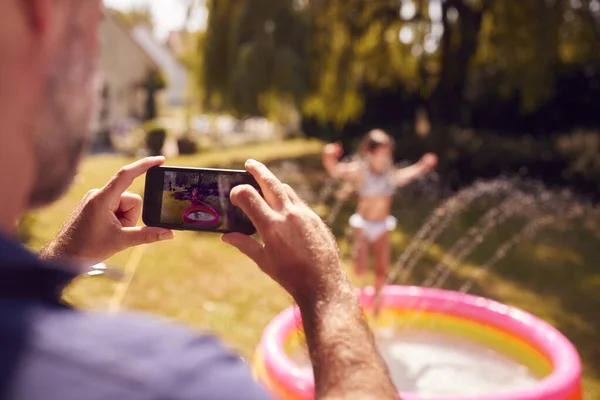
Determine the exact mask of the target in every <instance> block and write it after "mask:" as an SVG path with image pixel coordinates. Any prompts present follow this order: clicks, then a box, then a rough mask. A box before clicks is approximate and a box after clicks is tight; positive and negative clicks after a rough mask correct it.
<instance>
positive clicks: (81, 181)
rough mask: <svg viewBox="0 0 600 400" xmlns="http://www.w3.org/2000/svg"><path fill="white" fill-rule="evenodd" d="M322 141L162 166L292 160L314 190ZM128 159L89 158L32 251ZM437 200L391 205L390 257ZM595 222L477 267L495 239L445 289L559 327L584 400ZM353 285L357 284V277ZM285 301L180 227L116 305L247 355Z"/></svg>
mask: <svg viewBox="0 0 600 400" xmlns="http://www.w3.org/2000/svg"><path fill="white" fill-rule="evenodd" d="M321 146H322V143H320V142H318V141H306V140H292V141H286V142H275V143H269V144H261V145H256V146H247V147H241V148H236V149H228V150H222V151H215V152H213V153H207V154H200V155H196V156H186V157H178V158H175V159H170V160H168V162H167V164H169V165H182V166H196V167H220V168H242V167H243V162H244V161H245V160H246V159H247V158H256V159H258V160H262V161H265V162H266V163H267V164H277V163H278V162H279V161H281V160H287V159H294V160H296V161H297V162H298V164H299V165H300V166H301V167H302V172H303V173H304V176H305V177H308V178H309V183H310V185H311V187H312V189H313V190H315V191H316V192H318V190H319V188H320V186H321V185H322V182H323V179H324V176H325V175H324V173H323V171H322V168H321V166H320V157H319V154H320V151H321ZM131 161H132V159H130V158H125V157H121V156H114V155H100V156H91V157H89V158H88V159H86V160H85V162H84V163H83V165H82V167H81V171H80V176H79V177H78V179H77V180H76V183H75V184H74V186H73V188H72V189H71V191H70V192H69V193H68V195H67V196H65V197H64V198H63V199H62V200H61V201H59V202H57V203H55V204H54V205H52V206H51V207H49V208H47V209H44V210H41V211H38V212H36V216H37V220H36V224H35V226H34V232H33V233H34V240H33V242H32V247H34V248H39V247H41V246H42V245H43V244H44V243H45V242H46V241H47V240H49V239H50V238H51V237H52V236H53V235H54V234H55V232H56V231H57V229H58V227H59V226H60V224H61V223H62V221H63V220H64V219H65V218H66V217H67V216H68V214H69V213H70V212H71V211H72V210H73V209H74V208H75V206H76V205H77V204H78V202H79V200H80V199H81V198H82V197H83V195H84V194H85V193H86V192H87V191H88V190H89V189H92V188H96V187H100V186H102V185H103V184H105V183H106V181H107V180H108V179H109V178H110V177H111V176H112V175H113V173H114V172H115V171H117V170H118V169H119V168H120V167H121V166H123V165H124V164H126V163H129V162H131ZM131 190H132V191H133V192H136V193H140V194H141V193H142V190H143V179H138V180H137V181H136V182H135V183H134V185H133V186H132V189H131ZM437 204H438V202H437V200H427V199H416V200H413V201H409V200H406V199H404V198H403V197H402V195H401V194H400V196H399V197H398V200H397V201H396V205H395V208H394V215H395V216H396V217H398V219H399V222H400V224H399V229H398V230H397V231H396V232H394V234H393V235H392V243H393V247H394V255H395V257H397V256H398V255H399V254H400V253H401V251H402V249H403V248H404V247H405V246H406V245H407V244H408V242H409V241H410V240H411V239H412V237H413V236H414V234H415V232H416V230H417V229H418V228H419V227H420V226H421V225H422V224H423V222H424V221H425V219H426V218H427V216H428V215H429V214H430V212H431V211H432V209H433V208H434V207H435V206H436V205H437ZM352 207H353V203H352V202H350V203H349V204H348V205H347V206H346V207H344V209H343V210H342V213H341V214H340V216H339V217H338V218H337V220H336V222H335V223H334V226H333V227H332V228H333V230H334V232H336V234H337V235H338V237H339V239H340V240H339V245H340V249H341V252H342V254H343V256H344V262H345V263H346V264H347V265H348V266H350V265H351V261H350V259H349V255H350V250H351V244H350V242H349V241H348V240H345V239H343V236H344V234H345V232H346V231H347V218H348V216H349V215H350V214H351V213H352V212H353V209H352ZM321 211H324V212H326V211H325V210H321ZM471 214H472V213H465V215H463V216H461V217H460V218H458V219H457V221H456V223H455V226H451V227H449V234H448V235H447V236H449V237H450V239H452V240H451V241H450V242H449V243H451V242H453V241H455V240H456V239H457V237H456V236H457V235H463V234H464V233H465V231H466V229H467V228H468V227H469V226H471V225H472V224H473V222H474V221H473V218H476V216H473V215H471ZM592 222H593V221H592ZM592 222H591V221H584V222H583V225H585V226H584V227H582V226H579V225H577V224H574V225H573V226H570V227H564V226H556V227H552V229H547V230H546V231H544V232H542V233H541V234H540V235H539V236H538V237H537V238H536V240H535V241H526V242H524V243H520V244H518V245H517V246H516V247H515V248H514V249H513V250H512V251H511V252H509V254H508V256H507V257H506V259H504V260H503V261H501V262H500V263H498V265H496V266H494V267H493V268H492V269H491V270H489V271H483V270H482V268H481V265H482V263H483V260H485V259H487V258H488V257H489V254H487V253H486V251H488V252H489V251H493V250H494V249H495V248H497V246H498V245H499V243H501V240H502V241H503V240H504V239H501V238H499V237H498V238H496V237H494V236H493V235H492V236H491V239H490V240H491V241H492V243H490V244H489V245H488V247H486V246H485V245H484V246H481V251H476V252H475V253H474V254H473V255H471V256H469V257H468V258H467V259H466V260H464V261H463V262H461V263H460V265H459V267H458V268H457V269H456V270H455V271H453V273H452V274H451V276H450V279H449V281H448V283H447V284H446V285H445V286H444V288H448V289H458V288H459V287H460V286H461V285H462V284H464V282H465V281H466V280H472V281H473V289H472V290H471V292H472V293H474V294H477V295H483V296H486V297H490V298H493V299H496V300H499V301H502V302H504V303H507V304H510V305H514V306H518V307H521V308H523V309H525V310H527V311H529V312H532V313H533V314H535V315H537V316H538V317H540V318H543V319H544V320H546V321H548V322H549V323H551V324H553V325H555V326H556V327H557V328H558V329H560V330H561V331H562V332H563V333H565V335H566V336H567V337H569V339H571V340H572V341H573V342H574V343H575V345H576V346H577V347H578V349H579V351H580V353H581V356H582V359H583V361H584V365H585V369H584V372H585V376H584V384H585V393H586V396H589V398H590V399H592V398H600V397H594V396H595V395H596V394H600V380H599V377H600V345H599V344H598V341H597V332H598V331H599V330H600V321H599V320H598V318H597V310H598V308H599V307H600V304H599V300H598V299H599V296H598V293H599V290H600V274H599V273H598V270H597V265H599V263H600V254H599V253H598V251H597V249H598V241H599V240H600V235H598V234H597V232H598V231H597V227H596V228H595V229H596V230H591V231H590V229H589V228H590V226H591V225H590V224H592ZM584 228H585V229H584ZM592 228H593V226H592ZM513 229H514V228H513ZM509 230H510V229H509ZM590 232H591V233H590ZM594 232H595V233H594ZM510 233H511V232H509V234H510ZM512 233H514V232H512ZM446 251H448V244H447V243H446V242H444V240H440V241H439V242H436V243H435V244H434V245H431V246H429V247H428V248H427V249H425V254H424V257H423V258H422V259H421V260H420V261H419V263H418V264H417V265H416V268H415V272H414V274H413V277H412V278H413V279H412V281H411V283H417V284H419V283H422V282H423V280H424V278H425V277H426V276H427V273H428V272H430V271H431V269H432V268H433V267H434V266H435V265H436V264H437V263H438V262H439V261H440V260H442V258H443V257H444V255H445V254H446ZM479 253H486V254H479ZM131 254H132V250H128V251H125V252H123V253H121V254H118V255H116V256H115V257H113V258H112V259H110V260H109V261H108V264H109V265H111V266H113V267H116V268H122V267H123V266H124V265H126V264H127V261H128V260H129V257H130V256H131ZM450 261H452V260H450ZM353 281H355V282H358V280H357V279H356V278H355V277H353ZM366 281H369V283H372V282H373V277H372V275H370V276H369V277H368V278H367V280H364V279H361V282H366ZM115 287H116V284H115V282H112V281H110V280H107V279H105V278H83V279H79V281H78V282H77V283H76V284H74V285H72V287H71V288H70V289H69V291H68V298H69V299H70V300H71V301H73V302H74V304H76V305H77V306H80V307H82V308H86V309H90V308H91V309H99V310H106V309H107V307H108V305H109V303H110V302H111V298H112V297H113V295H114V291H115ZM290 304H292V301H291V299H290V297H289V296H288V295H287V294H285V293H284V292H283V290H281V289H280V288H278V286H277V285H276V284H275V283H274V282H272V281H271V280H270V279H269V278H267V277H266V276H265V275H264V274H262V273H261V272H260V271H259V270H258V268H257V267H256V266H255V265H254V264H253V263H252V262H251V261H250V260H248V259H247V258H246V257H245V256H243V255H242V254H240V253H239V252H238V251H237V250H235V249H233V248H231V247H228V246H227V245H225V244H223V243H221V241H220V238H219V235H215V234H203V233H192V232H178V233H177V234H176V237H175V239H174V240H173V241H171V242H165V243H158V244H154V245H150V246H147V247H146V248H145V252H144V254H143V257H142V260H141V262H140V265H139V267H138V269H137V271H136V273H135V276H134V278H133V281H132V283H131V286H130V287H129V289H128V291H127V293H126V296H125V297H124V300H123V304H122V306H123V308H124V309H130V310H136V311H142V312H148V313H152V314H155V315H159V316H163V317H167V318H170V319H174V320H176V321H180V322H183V323H185V324H188V325H190V326H192V327H194V328H196V329H200V330H208V331H212V332H214V333H215V334H216V335H218V336H219V337H221V338H222V339H224V340H225V341H226V342H227V343H228V344H229V345H230V346H232V347H233V348H235V349H236V350H238V351H239V352H240V353H241V354H242V355H244V356H245V357H251V355H252V352H253V351H254V348H255V346H256V345H257V343H258V341H259V339H260V335H261V333H262V330H263V329H264V327H265V326H266V325H267V324H268V323H269V321H270V320H271V319H272V318H273V317H274V316H275V315H276V314H277V313H278V312H279V311H281V310H282V309H284V308H285V307H287V306H289V305H290ZM586 398H588V397H586Z"/></svg>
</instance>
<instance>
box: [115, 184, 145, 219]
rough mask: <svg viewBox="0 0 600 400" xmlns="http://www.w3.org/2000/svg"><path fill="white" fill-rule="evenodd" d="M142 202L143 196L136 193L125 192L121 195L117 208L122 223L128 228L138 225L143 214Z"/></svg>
mask: <svg viewBox="0 0 600 400" xmlns="http://www.w3.org/2000/svg"><path fill="white" fill-rule="evenodd" d="M142 202H143V201H142V198H141V196H139V195H137V194H135V193H130V192H125V193H123V194H122V195H121V201H120V202H119V206H118V208H117V210H115V214H116V216H117V218H118V219H119V221H121V225H123V226H124V227H126V228H130V227H133V226H136V225H137V223H138V220H139V219H140V215H141V214H142Z"/></svg>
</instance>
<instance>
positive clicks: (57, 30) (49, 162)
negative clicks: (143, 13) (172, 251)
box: [0, 0, 395, 400]
mask: <svg viewBox="0 0 600 400" xmlns="http://www.w3.org/2000/svg"><path fill="white" fill-rule="evenodd" d="M0 19H1V23H0V57H1V58H0V59H1V60H2V61H1V62H0V81H1V83H0V187H2V188H4V190H3V192H2V196H1V200H0V201H1V203H0V398H2V399H19V400H21V399H47V400H54V399H60V400H70V399H77V400H85V399H128V400H137V399H140V400H141V399H158V398H162V399H223V400H225V399H265V398H268V396H267V394H266V393H265V392H264V390H263V389H262V388H261V387H260V386H259V385H258V384H257V383H255V382H254V381H253V380H252V377H251V374H250V371H249V369H248V367H247V366H246V365H245V364H244V363H243V362H242V361H241V360H240V359H239V357H236V356H235V355H232V354H231V353H230V352H228V351H227V350H226V349H225V348H224V347H223V346H222V345H220V344H219V343H218V341H217V340H216V339H214V338H211V337H209V336H197V335H195V334H193V333H192V332H189V331H188V330H187V329H185V328H184V327H181V326H176V325H168V324H165V323H159V322H156V321H153V320H152V319H148V318H144V317H141V316H119V317H109V316H104V315H94V314H89V313H84V312H81V311H77V310H73V309H71V308H68V307H66V306H64V305H61V303H60V293H61V290H62V289H63V288H64V287H65V286H66V285H67V284H68V283H69V282H70V280H71V279H73V277H74V276H75V275H76V274H77V273H78V272H80V271H77V267H76V265H78V264H81V263H85V262H87V261H89V260H95V261H98V260H102V259H106V258H108V257H110V256H112V255H113V254H115V253H116V252H118V251H121V250H123V249H125V248H127V247H130V246H134V245H138V244H142V243H151V242H155V241H159V240H166V239H170V238H171V237H172V232H170V231H168V230H164V229H159V228H150V227H137V226H136V223H137V221H138V218H139V215H140V210H141V199H140V198H139V196H136V195H133V194H130V193H127V192H126V190H127V188H128V187H129V186H130V185H131V183H132V182H133V180H134V179H135V178H136V177H138V176H140V175H142V174H144V173H145V172H146V171H147V170H148V169H149V168H151V167H153V166H156V165H161V164H162V163H163V162H164V159H163V158H161V157H155V158H147V159H144V160H141V161H138V162H137V163H134V164H132V165H129V166H126V167H124V168H123V169H121V171H119V172H118V173H117V174H116V175H115V176H114V177H113V178H112V179H111V180H110V182H108V183H107V185H106V186H104V187H103V188H101V189H99V190H95V191H91V192H90V193H89V194H88V195H87V196H86V197H85V199H84V200H83V202H82V203H81V205H80V206H79V207H78V208H77V209H76V210H75V212H74V213H73V214H72V216H71V218H70V219H69V221H67V223H66V224H65V226H64V227H63V229H62V230H61V231H60V233H59V235H58V237H57V238H56V239H55V240H54V241H53V242H52V243H50V244H49V245H48V246H47V247H46V248H45V249H44V250H43V251H42V253H41V254H40V256H39V258H38V257H36V256H34V255H33V254H30V253H29V252H27V251H26V250H25V249H23V248H22V247H20V246H19V245H18V244H16V243H15V242H14V241H12V240H11V239H10V238H11V237H14V236H15V229H16V228H15V226H16V222H17V220H18V218H19V217H20V216H21V215H23V213H24V212H26V211H27V210H28V209H32V208H35V207H39V206H42V205H45V204H48V203H50V202H52V201H54V200H55V199H57V198H58V197H59V196H60V195H61V194H62V193H63V192H64V191H65V190H66V189H67V188H68V186H69V183H70V181H71V180H72V178H73V175H74V173H75V170H76V168H77V165H78V163H79V160H80V159H81V155H82V152H83V151H84V149H85V148H86V143H87V142H88V140H89V136H88V135H87V134H85V132H86V131H87V129H86V127H87V126H88V122H89V120H90V116H91V115H92V108H93V107H92V99H93V98H94V91H93V85H92V83H93V81H94V73H95V70H96V65H97V61H98V44H97V39H98V37H97V28H98V22H99V20H100V19H101V10H100V4H99V0H4V1H3V2H2V13H1V14H0ZM246 167H247V169H248V171H249V172H250V173H251V174H252V175H253V176H254V177H255V178H256V180H257V181H258V182H259V184H260V186H261V188H262V190H263V192H264V198H263V197H261V196H260V195H259V194H258V192H257V191H256V190H254V189H253V188H251V187H247V186H244V187H238V188H236V189H235V190H234V191H233V192H232V194H231V198H232V201H233V203H234V204H235V205H237V206H239V207H240V208H241V209H242V210H243V211H244V212H246V213H247V214H248V216H249V217H250V218H251V219H252V221H253V223H254V224H255V225H256V227H257V230H258V232H259V234H260V235H261V237H262V238H263V240H264V244H261V243H259V242H257V241H255V240H254V239H252V238H250V237H248V236H243V235H239V234H230V235H226V236H224V238H223V240H224V241H225V242H227V243H230V244H231V245H233V246H235V247H237V248H238V249H239V250H241V251H242V252H244V253H245V254H246V255H248V256H249V257H250V258H251V259H252V260H254V261H255V262H256V263H257V264H258V265H259V266H260V268H261V269H262V270H263V271H264V272H265V273H267V274H268V275H269V276H270V277H272V278H273V279H274V280H276V281H277V282H278V283H279V284H280V285H281V286H282V287H283V288H284V289H285V290H287V291H288V292H289V293H290V295H292V296H293V298H294V299H295V300H296V302H297V304H298V306H299V308H300V311H301V315H302V318H303V322H304V327H305V331H306V338H307V342H308V347H309V350H310V357H311V360H312V362H313V365H314V374H315V386H316V388H315V390H316V396H317V397H319V398H356V399H365V398H377V399H384V398H394V397H395V388H394V386H393V384H392V382H391V380H390V377H389V374H388V372H387V369H386V367H385V365H384V362H383V361H382V359H381V357H380V356H379V355H378V353H377V351H376V348H375V344H374V341H373V337H372V334H371V332H370V331H369V329H368V327H367V326H366V324H365V322H364V321H363V318H362V316H361V311H360V309H359V306H358V302H357V298H356V296H355V294H354V292H353V289H352V287H351V286H350V284H349V282H348V280H347V278H346V276H345V275H344V273H343V271H342V268H341V267H340V260H339V258H338V254H337V250H336V244H335V240H334V238H333V237H332V235H331V234H330V232H329V230H328V229H327V227H326V226H325V225H324V224H323V223H322V222H321V220H320V219H319V218H318V217H317V216H316V215H315V214H314V213H313V212H312V211H310V209H309V208H308V207H307V206H306V205H305V204H304V203H303V202H302V201H301V200H300V199H299V198H298V197H297V195H296V193H294V191H293V190H292V189H291V188H290V187H288V186H286V185H283V184H282V183H281V182H280V181H278V180H277V178H276V177H275V176H273V174H272V173H271V172H270V171H269V170H268V169H267V168H266V167H265V166H264V165H262V164H260V163H258V162H256V161H249V162H248V163H247V165H246ZM40 258H41V259H43V260H45V261H40ZM67 259H69V260H75V261H76V262H75V263H73V262H71V263H65V262H64V260H67Z"/></svg>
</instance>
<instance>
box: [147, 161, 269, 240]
mask: <svg viewBox="0 0 600 400" xmlns="http://www.w3.org/2000/svg"><path fill="white" fill-rule="evenodd" d="M161 170H162V174H163V179H162V194H161V198H160V217H159V224H160V225H162V226H168V227H172V228H176V229H181V230H200V231H216V232H242V233H247V234H253V233H254V232H255V229H254V226H253V225H252V222H251V221H250V219H249V218H248V217H247V216H246V215H245V214H244V212H243V211H242V210H241V209H239V208H238V207H235V206H234V205H233V204H232V203H231V201H230V198H229V194H230V192H231V190H232V189H233V188H234V187H235V186H238V185H241V184H249V185H251V186H254V187H257V186H258V185H257V184H256V181H255V180H254V178H252V176H250V175H249V174H247V173H244V172H237V171H217V170H215V171H210V170H196V171H194V170H186V169H181V170H169V169H166V168H165V169H161ZM154 173H156V172H154Z"/></svg>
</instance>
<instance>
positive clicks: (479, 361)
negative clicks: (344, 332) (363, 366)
mask: <svg viewBox="0 0 600 400" xmlns="http://www.w3.org/2000/svg"><path fill="white" fill-rule="evenodd" d="M373 296H374V291H373V290H372V289H370V288H367V289H365V290H364V291H362V292H361V303H362V304H363V306H364V307H365V309H366V310H367V313H368V308H369V304H371V303H372V301H373ZM367 317H368V318H370V317H369V316H368V315H367ZM299 320H300V317H299V312H298V310H296V309H295V308H293V307H291V308H289V309H287V310H285V311H284V312H282V313H281V314H279V315H278V316H277V317H276V318H275V319H274V320H273V321H272V322H271V323H270V324H269V325H268V326H267V328H266V329H265V331H264V333H263V337H262V340H261V343H260V345H259V348H258V349H257V351H256V354H255V359H254V372H255V375H256V377H257V378H258V379H259V380H260V381H261V382H262V383H263V384H264V385H265V386H266V387H267V388H268V390H269V391H270V392H271V393H272V395H273V396H275V398H278V399H286V400H288V399H289V400H296V399H312V398H314V395H313V393H314V380H313V377H312V370H311V367H310V363H309V361H308V356H307V355H306V350H305V349H304V346H303V345H302V344H301V340H299V337H300V331H299V329H301V328H300V327H299V323H300V321H299ZM373 326H374V331H375V332H376V337H377V338H378V345H379V348H380V350H381V352H382V355H383V357H384V358H385V359H386V361H387V362H388V366H389V367H390V372H391V374H392V377H393V379H394V382H395V383H396V386H397V387H398V388H399V390H400V393H399V395H400V396H402V398H403V399H404V400H416V399H432V400H467V399H470V400H475V399H477V400H581V399H582V394H581V383H580V381H581V362H580V359H579V355H578V354H577V351H576V350H575V348H574V346H573V345H572V344H571V343H570V342H569V341H568V340H567V339H566V338H565V337H564V336H563V335H562V334H561V333H560V332H558V331H557V330H556V329H555V328H553V327H552V326H550V325H549V324H547V323H546V322H544V321H541V320H540V319H538V318H536V317H534V316H533V315H531V314H529V313H526V312H524V311H522V310H519V309H517V308H513V307H509V306H507V305H504V304H501V303H498V302H495V301H491V300H488V299H485V298H482V297H476V296H472V295H467V294H463V293H458V292H450V291H445V290H439V289H429V288H417V287H401V286H388V287H386V288H384V291H383V294H382V310H381V311H380V315H379V317H378V318H377V320H376V321H374V322H373Z"/></svg>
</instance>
